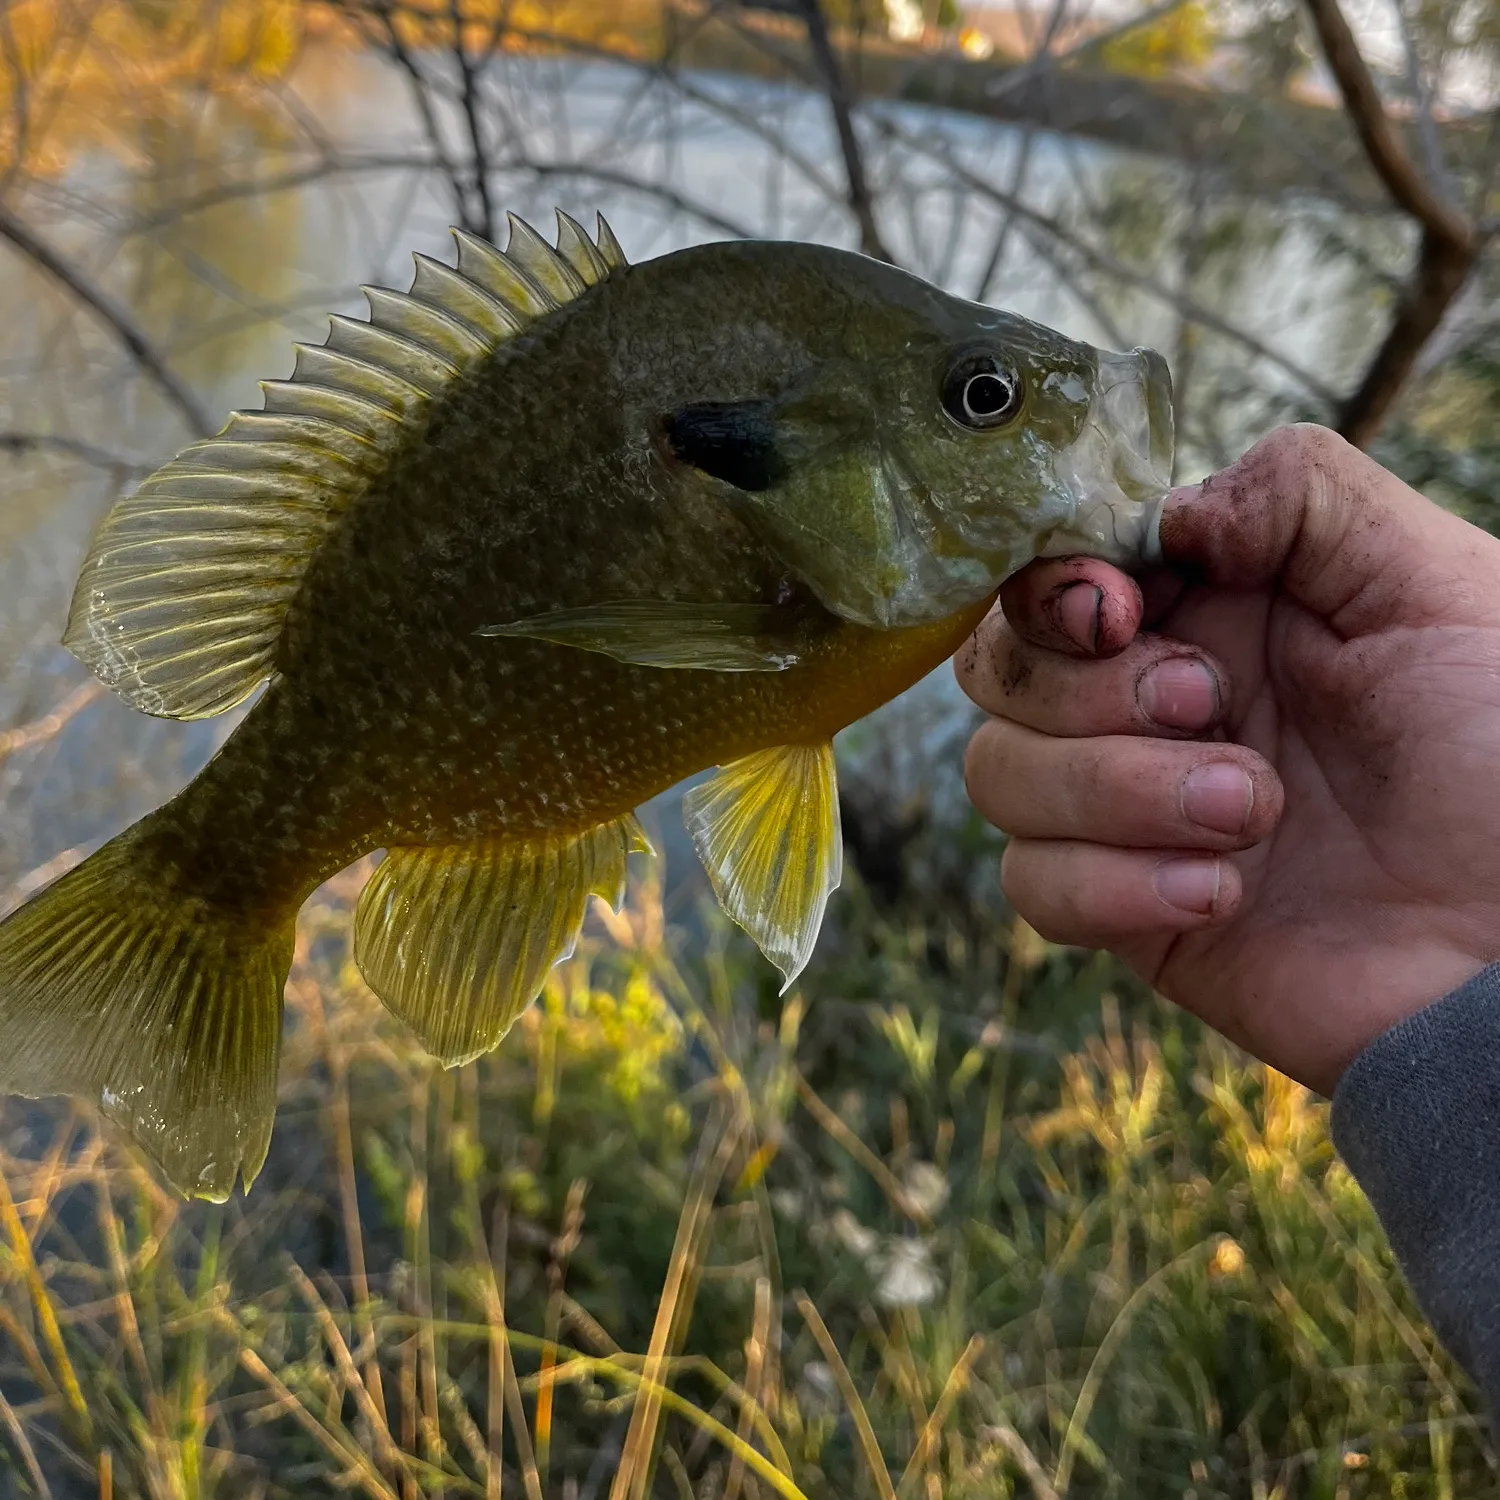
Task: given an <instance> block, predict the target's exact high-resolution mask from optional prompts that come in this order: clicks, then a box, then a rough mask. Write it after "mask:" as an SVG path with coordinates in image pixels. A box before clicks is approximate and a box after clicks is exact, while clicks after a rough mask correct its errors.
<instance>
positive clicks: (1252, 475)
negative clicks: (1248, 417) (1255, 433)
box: [1238, 422, 1352, 492]
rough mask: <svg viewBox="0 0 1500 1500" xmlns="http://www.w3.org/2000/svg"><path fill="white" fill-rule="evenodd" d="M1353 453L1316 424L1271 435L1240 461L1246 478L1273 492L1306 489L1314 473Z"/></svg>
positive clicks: (1295, 424)
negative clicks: (1310, 474)
mask: <svg viewBox="0 0 1500 1500" xmlns="http://www.w3.org/2000/svg"><path fill="white" fill-rule="evenodd" d="M1351 451H1352V450H1351V449H1350V447H1349V444H1348V443H1346V442H1345V441H1344V439H1343V438H1341V437H1340V436H1339V435H1338V434H1337V433H1336V432H1333V431H1332V430H1331V429H1329V428H1327V427H1320V426H1318V424H1317V423H1315V422H1293V423H1291V424H1289V425H1288V426H1285V427H1278V428H1276V429H1275V430H1274V431H1272V432H1268V433H1267V434H1266V435H1265V437H1263V438H1262V439H1261V440H1260V441H1259V442H1258V443H1256V444H1255V446H1254V447H1252V448H1251V449H1250V450H1249V451H1248V452H1247V453H1246V454H1245V456H1244V457H1243V458H1242V459H1241V460H1240V464H1239V466H1238V467H1240V468H1241V470H1242V473H1243V475H1244V477H1246V478H1247V479H1254V481H1255V482H1256V483H1257V484H1258V485H1264V486H1266V487H1267V488H1269V489H1271V490H1274V491H1281V492H1285V491H1287V490H1290V489H1295V488H1298V487H1302V486H1305V485H1306V483H1307V479H1308V475H1309V473H1311V472H1314V471H1316V470H1319V469H1322V468H1325V467H1326V466H1327V465H1328V464H1330V463H1333V462H1337V461H1340V460H1342V459H1343V458H1344V457H1346V456H1347V455H1348V454H1349V453H1350V452H1351Z"/></svg>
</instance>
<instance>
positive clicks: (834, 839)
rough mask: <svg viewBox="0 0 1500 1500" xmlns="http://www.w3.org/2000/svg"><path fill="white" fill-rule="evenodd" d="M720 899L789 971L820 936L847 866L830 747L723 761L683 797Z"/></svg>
mask: <svg viewBox="0 0 1500 1500" xmlns="http://www.w3.org/2000/svg"><path fill="white" fill-rule="evenodd" d="M683 819H684V821H685V822H686V824H687V829H688V832H689V834H691V835H692V839H693V845H694V847H695V848H696V849H697V851H698V857H699V858H700V859H701V860H702V861H703V865H704V868H705V869H706V870H707V871H708V878H709V880H710V881H711V882H712V884H713V888H714V893H715V895H717V896H718V898H719V904H720V905H721V906H723V908H724V910H725V911H726V912H727V913H728V914H729V915H730V916H731V917H732V918H733V919H734V920H735V921H736V922H738V923H739V924H740V926H741V927H743V928H744V929H745V930H746V931H747V932H748V933H749V934H750V936H751V937H753V938H754V939H755V941H756V943H757V944H759V946H760V949H761V952H763V953H764V954H765V955H766V957H767V958H769V959H770V960H771V962H772V963H773V964H775V965H776V967H777V968H778V969H780V970H781V972H782V973H783V974H784V975H785V976H786V983H785V984H784V985H783V986H782V993H783V994H785V992H786V991H787V989H789V988H790V987H791V984H792V981H793V980H795V979H796V977H797V975H798V974H800V973H801V972H802V970H803V968H804V967H805V966H806V964H807V961H808V959H809V958H810V957H811V956H812V950H813V945H814V944H815V943H816V942H817V940H818V929H819V928H820V927H821V926H822V924H823V910H824V908H825V907H826V906H827V904H828V897H829V895H830V894H831V893H832V892H833V891H835V890H836V889H837V888H838V884H839V880H840V878H841V876H842V874H843V868H844V841H843V831H842V827H841V824H840V821H839V799H838V784H837V780H836V775H835V771H834V763H833V746H832V745H831V744H822V745H783V746H779V747H778V748H776V749H773V750H758V751H756V752H755V753H754V754H753V755H747V756H745V757H744V758H743V759H741V760H736V761H732V762H731V763H730V764H729V765H727V766H721V767H720V768H719V769H718V770H717V771H715V772H714V774H713V775H712V776H711V777H710V778H709V779H708V780H707V781H704V782H701V783H700V784H699V785H698V786H695V787H693V788H691V789H690V790H689V791H688V793H687V795H686V796H685V797H684V798H683Z"/></svg>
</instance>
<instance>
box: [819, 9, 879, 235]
mask: <svg viewBox="0 0 1500 1500" xmlns="http://www.w3.org/2000/svg"><path fill="white" fill-rule="evenodd" d="M800 5H801V10H802V16H803V19H804V20H805V21H806V22H807V42H808V46H809V47H810V48H811V49H812V55H813V61H814V63H816V65H817V69H818V72H819V74H820V75H821V76H822V79H823V91H824V92H825V93H826V94H827V95H828V107H829V109H830V110H831V111H832V112H833V123H834V128H835V129H836V130H837V131H838V137H839V150H840V151H841V152H842V153H843V157H844V173H845V175H846V177H847V179H848V183H849V207H850V209H851V210H852V211H853V214H854V217H855V219H856V220H857V221H858V223H859V248H860V249H861V250H862V251H864V253H865V254H866V255H872V256H874V257H875V259H876V260H885V261H889V260H891V258H892V257H891V253H890V251H889V250H887V249H886V246H885V241H884V240H882V239H881V237H880V228H879V226H878V225H877V224H876V223H875V205H874V203H873V202H872V201H871V198H870V185H869V182H868V180H867V179H866V177H865V161H864V153H863V151H862V149H861V147H860V144H859V137H858V136H857V135H856V134H855V131H854V116H853V112H852V109H851V104H852V100H851V98H850V94H849V81H848V79H846V78H845V77H844V70H843V68H842V67H841V66H840V64H839V59H838V54H837V53H836V52H835V51H834V50H833V41H832V39H831V38H830V36H829V35H828V18H827V17H826V16H825V15H824V14H823V6H822V3H821V0H800Z"/></svg>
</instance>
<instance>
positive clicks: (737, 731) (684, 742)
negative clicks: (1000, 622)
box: [497, 599, 991, 833]
mask: <svg viewBox="0 0 1500 1500" xmlns="http://www.w3.org/2000/svg"><path fill="white" fill-rule="evenodd" d="M990 603H991V601H990V600H988V599H986V600H984V601H982V602H981V603H979V604H976V605H973V606H972V607H970V608H968V609H966V610H963V611H961V612H960V613H958V614H955V615H952V616H950V617H948V618H947V619H944V620H940V621H937V622H935V623H933V624H930V625H923V626H919V627H916V628H913V629H907V630H870V629H864V628H862V627H858V626H853V625H843V626H840V627H838V628H837V629H835V630H832V631H830V632H829V633H828V634H827V635H826V636H822V637H819V638H818V639H817V641H816V643H815V644H814V645H813V646H812V647H811V648H810V649H809V650H808V651H806V653H805V654H804V655H803V657H802V659H801V660H800V661H799V662H798V663H797V665H796V666H794V667H791V668H788V669H787V670H786V671H783V672H733V673H729V672H697V671H691V670H675V669H662V668H647V667H627V666H622V665H621V664H620V663H618V662H615V661H613V660H612V659H610V658H608V657H604V656H600V655H597V654H594V653H588V652H583V651H571V652H564V651H563V650H562V648H552V649H550V650H549V651H548V652H547V655H546V658H545V660H546V661H547V664H548V666H550V667H551V669H552V670H551V671H550V673H548V672H543V671H538V672H536V673H535V674H534V675H531V676H530V680H529V681H528V682H527V684H526V686H525V687H524V688H523V689H522V691H521V693H520V695H519V699H518V710H517V712H518V718H517V720H516V723H517V729H518V741H517V754H516V756H515V759H514V760H513V762H512V763H511V765H510V766H508V767H507V768H506V793H507V796H506V800H507V804H508V805H507V808H506V815H505V818H504V824H505V831H507V832H512V831H513V832H519V833H529V832H540V831H544V830H555V831H572V830H581V829H583V828H587V827H591V826H593V825H594V824H596V823H599V822H603V821H605V820H606V819H609V818H614V817H618V816H619V815H620V814H621V813H624V812H628V811H630V810H631V809H632V808H635V807H638V806H639V805H640V804H641V803H643V802H646V801H648V800H649V799H650V798H651V797H653V796H655V795H656V794H657V793H658V792H662V791H665V790H666V789H667V788H668V787H670V786H673V785H675V784H676V783H677V782H679V781H681V780H683V779H684V778H685V777H688V776H691V775H693V774H694V773H695V772H697V771H700V770H703V769H704V768H705V767H707V766H714V765H725V764H727V763H728V762H730V761H733V760H737V759H739V757H741V756H743V755H749V754H750V753H751V752H753V751H756V750H763V749H769V748H771V747H773V746H777V745H793V744H821V743H823V742H825V741H827V740H829V739H831V738H832V737H833V736H834V735H835V734H837V733H838V731H839V730H841V729H843V728H845V727H846V726H847V725H849V724H852V723H854V722H855V720H857V719H860V718H862V717H864V715H865V714H867V713H870V712H871V711H872V710H874V709H876V708H878V707H880V705H881V704H883V703H887V702H889V701H890V700H891V699H892V698H894V697H896V696H897V695H898V694H900V693H902V692H904V691H905V690H906V689H907V688H909V687H910V686H911V685H912V684H913V683H915V682H917V681H918V680H919V679H921V678H922V677H924V676H925V675H926V674H927V673H928V672H930V671H931V670H932V669H933V668H934V667H937V666H939V665H940V664H941V663H942V662H944V661H945V660H947V658H948V657H950V656H952V654H953V653H954V652H955V651H956V650H957V649H958V647H959V646H960V645H962V644H963V642H964V640H965V639H967V637H968V636H969V635H970V634H971V633H972V631H973V630H974V628H975V626H976V625H978V623H979V622H980V620H982V619H983V618H984V615H985V613H986V612H987V610H988V609H989V606H990ZM558 729H561V732H560V733H558V732H556V731H557V730H558ZM497 831H499V830H497Z"/></svg>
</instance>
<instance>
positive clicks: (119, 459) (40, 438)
mask: <svg viewBox="0 0 1500 1500" xmlns="http://www.w3.org/2000/svg"><path fill="white" fill-rule="evenodd" d="M44 449H51V450H52V451H53V452H55V453H66V454H67V455H68V457H69V458H76V459H79V460H80V461H81V462H83V463H86V464H92V465H93V466H94V467H95V468H96V469H110V470H113V471H114V472H115V473H117V474H121V475H128V474H144V473H146V472H147V471H148V470H150V469H151V468H152V467H153V466H152V465H151V464H146V463H140V462H138V461H137V460H135V459H133V458H125V457H123V456H122V455H121V454H118V453H111V452H110V451H109V450H108V449H107V448H96V447H95V446H94V445H93V444H92V443H85V442H82V441H80V440H79V439H78V438H71V437H64V436H63V435H62V434H61V433H59V432H0V453H10V454H15V455H17V456H19V455H20V454H22V453H36V452H40V451H42V450H44ZM3 738H4V736H0V740H3Z"/></svg>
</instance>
